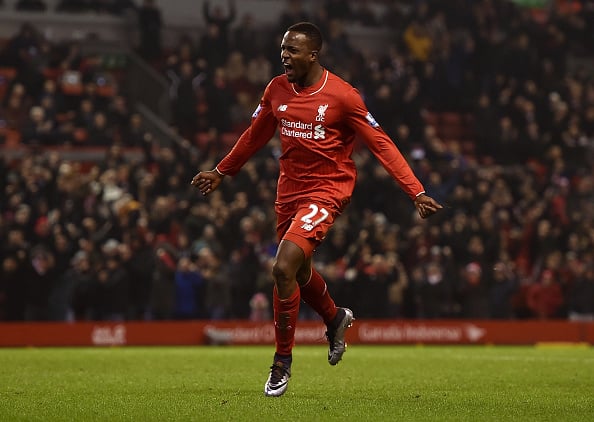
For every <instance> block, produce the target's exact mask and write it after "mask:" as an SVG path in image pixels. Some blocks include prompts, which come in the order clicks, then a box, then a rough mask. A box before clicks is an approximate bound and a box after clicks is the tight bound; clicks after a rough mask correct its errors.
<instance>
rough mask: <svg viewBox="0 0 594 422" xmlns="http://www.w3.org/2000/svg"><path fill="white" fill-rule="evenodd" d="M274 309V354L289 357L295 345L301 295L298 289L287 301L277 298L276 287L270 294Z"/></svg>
mask: <svg viewBox="0 0 594 422" xmlns="http://www.w3.org/2000/svg"><path fill="white" fill-rule="evenodd" d="M272 299H273V300H272V301H273V307H274V333H275V337H276V353H277V354H279V355H284V356H289V355H291V352H292V350H293V346H294V344H295V326H296V325H297V317H298V316H299V302H300V301H301V295H300V292H299V289H298V288H297V289H295V292H293V294H292V295H291V296H290V297H288V298H287V299H281V298H279V297H278V293H277V291H276V286H275V287H274V290H273V292H272Z"/></svg>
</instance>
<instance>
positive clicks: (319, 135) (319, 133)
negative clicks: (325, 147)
mask: <svg viewBox="0 0 594 422" xmlns="http://www.w3.org/2000/svg"><path fill="white" fill-rule="evenodd" d="M314 139H326V128H325V127H324V126H322V125H316V126H315V127H314Z"/></svg>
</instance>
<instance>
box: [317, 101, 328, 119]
mask: <svg viewBox="0 0 594 422" xmlns="http://www.w3.org/2000/svg"><path fill="white" fill-rule="evenodd" d="M326 110H328V104H324V105H321V106H319V107H318V115H317V116H316V122H323V121H324V119H325V118H326Z"/></svg>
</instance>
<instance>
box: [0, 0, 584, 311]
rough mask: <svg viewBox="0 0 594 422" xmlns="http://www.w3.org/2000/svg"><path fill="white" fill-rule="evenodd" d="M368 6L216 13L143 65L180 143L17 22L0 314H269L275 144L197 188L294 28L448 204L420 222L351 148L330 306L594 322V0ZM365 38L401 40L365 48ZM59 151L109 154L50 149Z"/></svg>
mask: <svg viewBox="0 0 594 422" xmlns="http://www.w3.org/2000/svg"><path fill="white" fill-rule="evenodd" d="M370 3H371V2H355V1H341V0H326V1H325V2H321V3H320V4H321V6H320V7H319V8H313V9H312V8H306V7H304V5H303V3H302V2H300V1H295V0H292V1H288V2H287V9H286V12H285V13H284V14H283V15H282V16H281V17H280V19H279V22H278V25H277V26H273V27H270V28H258V27H256V26H255V24H254V22H253V17H250V16H249V15H246V16H243V17H240V18H239V22H235V23H234V20H235V19H236V17H235V12H234V3H233V2H232V1H231V2H229V4H228V7H227V9H226V10H225V9H224V8H221V7H215V8H212V10H211V8H210V7H209V4H208V3H207V2H206V3H204V14H205V27H204V31H203V36H202V37H201V38H199V39H195V38H192V37H190V36H188V37H184V38H182V39H181V40H180V42H179V44H178V45H177V47H176V48H175V49H172V50H168V49H165V48H161V47H160V46H158V47H159V48H157V49H156V50H151V53H150V54H151V55H150V59H151V63H152V64H153V65H155V66H156V67H157V69H159V70H160V71H161V72H162V74H163V76H164V77H165V78H167V80H168V81H169V82H170V93H171V101H172V108H173V110H174V113H173V116H174V118H173V122H172V125H173V127H174V128H175V130H176V131H177V132H178V133H179V134H181V135H182V137H183V138H184V141H183V142H181V143H175V142H173V143H171V144H167V145H164V144H161V143H159V142H156V141H155V140H154V137H153V136H152V135H151V133H150V132H149V131H147V130H146V129H145V128H144V125H143V121H142V119H143V118H142V116H141V115H139V114H137V113H134V112H131V111H130V110H131V108H132V107H130V104H128V99H127V98H126V97H125V95H122V93H121V92H118V89H117V84H115V83H114V84H106V83H105V82H106V81H108V80H110V78H111V76H110V73H109V72H108V71H106V69H105V63H103V62H102V61H101V60H100V59H99V58H97V57H84V56H83V55H82V54H81V52H80V48H79V46H78V45H77V44H76V43H65V44H59V45H55V44H52V43H50V42H49V41H47V40H45V39H44V38H43V37H41V36H40V35H39V34H38V33H37V31H35V28H33V27H31V26H30V25H24V26H23V28H22V29H21V31H20V32H19V33H18V34H15V36H14V37H13V38H12V39H11V40H9V41H8V43H7V44H6V46H5V47H4V49H3V50H2V52H1V53H0V65H1V66H5V67H12V68H15V69H17V72H16V77H15V78H14V80H13V81H12V82H11V83H10V85H9V86H8V87H7V88H6V92H4V93H3V99H2V103H1V105H0V121H1V125H2V132H1V133H4V134H6V133H11V132H16V133H18V134H19V135H20V143H21V144H23V145H25V146H26V147H27V149H26V151H25V153H24V155H23V156H21V157H19V158H6V157H4V156H3V157H2V158H0V186H2V190H1V191H0V243H1V245H0V261H1V267H0V320H10V321H13V320H29V321H33V320H68V321H72V320H116V321H118V320H120V321H121V320H136V319H189V318H210V319H229V318H251V319H254V320H267V319H269V318H270V295H271V290H272V279H271V277H270V269H271V265H272V260H273V257H274V254H275V251H276V244H275V232H274V225H275V221H274V212H273V209H272V204H273V202H274V200H273V198H274V195H275V184H276V176H277V172H278V164H277V158H278V156H279V153H280V145H279V142H278V140H276V139H273V141H271V142H270V143H269V144H268V145H267V146H266V147H264V148H263V149H262V150H261V151H260V152H259V153H258V155H257V156H256V157H255V158H254V159H253V160H251V161H250V162H248V163H247V164H246V165H245V167H244V169H243V170H242V172H241V173H240V174H239V175H238V176H236V177H235V178H233V179H230V180H226V181H225V183H224V184H223V186H221V188H220V189H219V190H218V191H217V192H215V193H213V194H212V195H211V196H209V197H208V200H206V199H204V198H203V197H202V196H201V195H199V194H198V192H197V191H195V190H194V189H192V188H191V187H190V184H189V182H190V180H191V178H192V176H193V175H194V174H195V172H196V170H198V169H204V168H209V166H214V163H216V162H217V161H218V159H219V158H220V157H221V156H222V154H224V153H225V152H226V151H227V149H228V148H229V147H230V143H229V139H233V136H235V135H229V134H230V133H231V134H237V132H239V131H241V130H242V129H243V128H245V127H246V126H247V125H248V124H249V118H250V116H251V114H252V112H253V110H254V108H255V106H256V104H257V102H258V100H259V96H260V95H261V92H262V90H263V88H264V87H265V85H266V83H267V82H268V80H269V79H270V78H271V76H273V75H274V74H276V73H277V72H278V71H279V66H278V64H279V51H278V40H279V38H278V37H279V35H282V32H283V31H284V28H286V27H287V26H288V25H289V24H291V23H294V22H296V21H301V20H311V21H313V22H315V23H317V24H318V25H319V26H320V27H321V28H322V29H323V32H324V34H326V37H327V38H326V40H325V46H324V50H323V56H322V57H323V59H322V63H323V64H325V65H327V66H328V68H329V69H330V70H332V71H334V72H336V73H338V74H339V75H340V76H342V77H344V78H345V79H347V80H349V81H350V82H351V83H352V84H353V85H354V86H356V87H357V88H358V89H359V90H360V92H361V94H362V95H363V97H364V98H365V101H366V103H367V104H368V106H369V108H370V111H371V112H372V113H373V115H374V116H375V118H376V119H377V120H378V122H380V124H381V125H382V127H383V128H384V129H385V130H386V131H387V132H388V133H389V134H390V135H391V136H392V137H393V138H394V139H395V140H396V142H397V145H398V147H399V148H400V149H401V151H402V152H403V153H404V154H405V156H406V157H407V158H408V159H409V160H410V162H411V165H412V166H413V168H414V170H415V172H416V174H417V175H418V177H419V178H420V179H421V181H422V182H423V184H424V185H425V187H426V189H427V191H428V193H429V194H430V195H431V196H432V197H434V198H436V199H437V200H439V201H441V202H442V203H443V204H446V205H447V208H446V209H445V210H444V211H443V212H442V213H441V214H439V215H437V216H435V217H433V218H432V219H430V220H421V219H419V218H417V217H416V214H415V211H414V207H413V205H412V204H411V203H410V201H409V200H408V199H407V197H406V196H405V195H404V194H403V193H402V192H401V191H400V189H399V187H398V186H396V185H395V184H394V183H393V181H392V180H391V179H390V177H389V176H388V175H387V173H386V172H385V171H384V170H383V168H382V167H381V166H380V165H379V163H378V162H377V161H376V160H375V159H374V158H373V156H371V154H370V153H369V152H368V151H367V150H366V149H365V148H358V149H357V150H356V152H355V156H354V158H355V161H356V162H357V165H358V170H359V178H358V184H357V188H356V190H355V194H354V197H353V200H352V204H351V206H350V207H349V208H348V209H347V211H346V212H345V213H344V214H343V215H342V216H341V218H340V219H339V220H338V221H337V222H336V224H335V226H334V228H333V229H332V231H331V232H330V234H329V236H328V239H327V240H326V241H325V243H323V244H322V246H321V247H320V248H319V250H318V251H317V252H316V259H315V263H316V266H317V268H318V269H319V271H320V272H321V273H322V274H323V275H324V277H325V278H326V280H327V282H328V286H329V288H330V289H331V290H332V293H333V296H334V298H335V300H336V301H337V304H339V305H344V306H349V307H351V308H352V309H353V311H354V313H355V315H356V316H358V317H360V318H401V317H406V318H501V319H519V318H543V319H545V318H546V319H548V318H571V319H592V318H594V174H593V172H592V169H593V168H594V77H593V76H592V75H593V74H594V72H592V69H591V68H589V69H590V70H588V67H587V66H588V65H590V66H591V65H592V62H593V60H594V51H593V48H594V47H593V46H594V39H593V37H594V2H592V1H583V2H581V3H580V4H581V5H582V7H581V9H580V10H579V11H578V12H576V13H571V14H563V13H558V12H556V11H555V9H552V10H551V11H549V12H548V14H547V16H546V20H544V21H539V20H535V18H534V16H532V15H531V14H530V13H529V11H528V10H527V9H523V8H520V7H517V6H515V5H514V4H513V3H511V2H509V1H504V0H480V1H472V2H471V1H466V0H456V1H452V2H439V1H430V0H426V1H415V2H412V1H410V2H407V1H401V2H390V3H389V6H387V10H386V13H385V14H383V15H378V14H374V10H375V9H373V8H372V7H370ZM352 25H363V26H365V25H370V26H371V25H373V26H382V27H384V28H386V29H390V30H391V31H392V35H391V37H392V41H393V42H392V43H391V44H390V45H387V46H386V48H385V49H384V51H382V52H381V54H377V55H376V54H370V53H369V52H366V51H361V50H359V49H357V48H355V47H354V46H353V45H354V43H352V40H350V39H349V35H348V31H347V30H346V29H348V28H349V26H352ZM580 63H584V64H583V65H582V64H580ZM106 85H107V86H109V87H110V89H109V90H106V89H105V86H106ZM446 120H456V121H458V123H459V126H458V127H461V128H462V130H458V131H454V132H451V131H450V132H448V131H447V130H445V127H444V126H443V123H444V122H445V121H446ZM4 136H5V142H7V140H6V135H4ZM55 145H72V146H74V147H76V146H77V145H86V146H88V145H92V146H97V147H101V148H104V150H105V158H104V159H103V160H102V161H101V162H100V163H98V164H94V163H85V162H75V161H67V160H65V159H62V158H60V156H59V154H58V153H55V152H44V151H45V150H44V147H46V146H55ZM130 147H133V148H136V149H138V150H139V151H141V154H140V158H134V159H131V158H128V157H129V155H127V154H126V151H127V150H128V148H130ZM302 313H303V315H302V317H303V318H310V317H312V314H311V313H310V312H308V309H307V308H306V307H302Z"/></svg>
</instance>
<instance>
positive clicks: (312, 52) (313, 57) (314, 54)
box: [311, 50, 318, 61]
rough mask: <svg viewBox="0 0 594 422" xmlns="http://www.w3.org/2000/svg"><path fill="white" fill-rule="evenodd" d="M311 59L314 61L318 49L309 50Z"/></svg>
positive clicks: (316, 57)
mask: <svg viewBox="0 0 594 422" xmlns="http://www.w3.org/2000/svg"><path fill="white" fill-rule="evenodd" d="M311 59H312V61H316V60H317V59H318V50H312V51H311Z"/></svg>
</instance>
